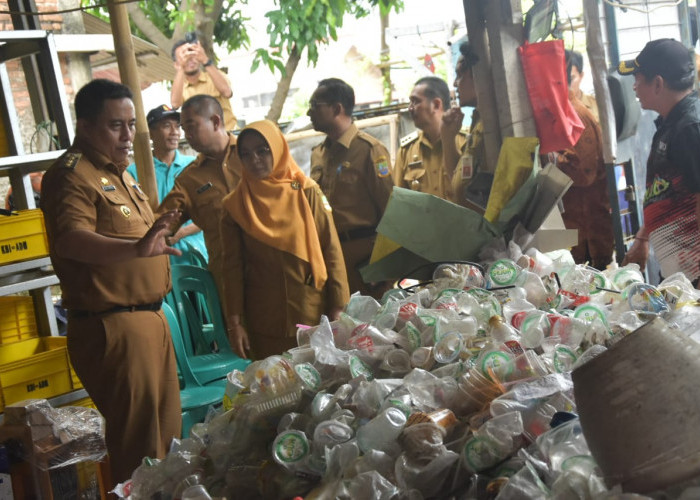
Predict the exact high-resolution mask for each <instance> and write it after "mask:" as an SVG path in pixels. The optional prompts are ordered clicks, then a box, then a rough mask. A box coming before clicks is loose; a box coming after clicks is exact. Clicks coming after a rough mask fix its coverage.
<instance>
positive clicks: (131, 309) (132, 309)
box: [127, 306, 138, 312]
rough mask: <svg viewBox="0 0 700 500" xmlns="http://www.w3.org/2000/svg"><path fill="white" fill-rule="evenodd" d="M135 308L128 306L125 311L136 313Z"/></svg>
mask: <svg viewBox="0 0 700 500" xmlns="http://www.w3.org/2000/svg"><path fill="white" fill-rule="evenodd" d="M137 307H138V306H128V307H127V310H128V311H129V312H136V311H137Z"/></svg>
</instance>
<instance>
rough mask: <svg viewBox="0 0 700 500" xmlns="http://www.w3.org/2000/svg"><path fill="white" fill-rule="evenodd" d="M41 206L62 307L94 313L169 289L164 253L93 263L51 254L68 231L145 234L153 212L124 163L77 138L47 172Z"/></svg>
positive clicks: (151, 297) (114, 235)
mask: <svg viewBox="0 0 700 500" xmlns="http://www.w3.org/2000/svg"><path fill="white" fill-rule="evenodd" d="M41 208H42V210H43V212H44V218H45V221H46V232H47V235H48V238H49V247H50V251H51V261H52V263H53V266H54V269H55V271H56V275H57V276H58V278H59V280H60V282H61V290H62V293H63V303H64V306H65V307H66V308H67V309H73V310H86V311H93V312H99V311H105V310H107V309H111V308H113V307H116V306H130V305H139V304H152V303H154V302H157V301H159V300H161V299H162V298H163V297H164V296H165V294H166V293H167V292H168V290H169V289H170V267H169V264H168V257H167V256H159V257H148V258H135V259H130V260H125V261H121V262H115V263H114V264H107V265H96V264H86V263H84V262H78V261H75V260H71V259H70V258H66V257H59V256H58V255H57V254H56V251H55V246H54V243H55V241H56V239H57V238H58V237H59V235H61V234H64V233H66V232H69V231H75V230H85V231H90V232H94V233H97V234H101V235H103V236H107V237H110V238H123V239H131V240H137V239H140V238H141V237H143V235H144V234H146V232H147V231H148V229H149V228H150V227H151V226H152V225H153V222H154V216H153V212H152V211H151V208H150V206H149V204H148V197H147V196H146V195H145V193H144V192H143V191H142V190H141V188H140V187H139V185H138V184H137V183H136V181H135V180H134V178H133V177H131V175H130V174H129V173H128V172H127V171H126V164H124V165H120V166H117V165H115V164H114V163H112V162H111V161H110V160H109V159H108V158H107V157H105V156H103V155H102V154H100V153H98V152H97V151H95V150H94V149H92V148H91V147H90V146H89V145H88V144H85V143H82V142H81V141H79V140H78V139H76V140H75V142H74V143H73V145H72V146H71V147H70V149H69V150H68V151H66V153H64V154H63V155H62V156H61V157H60V158H59V159H58V160H56V162H55V163H54V164H53V165H52V166H51V167H50V168H49V169H48V170H47V171H46V174H45V175H44V180H43V184H42V197H41Z"/></svg>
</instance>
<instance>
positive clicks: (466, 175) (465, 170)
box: [461, 155, 474, 180]
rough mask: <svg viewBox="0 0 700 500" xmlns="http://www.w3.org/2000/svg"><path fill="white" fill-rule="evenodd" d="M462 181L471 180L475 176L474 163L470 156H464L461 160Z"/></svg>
mask: <svg viewBox="0 0 700 500" xmlns="http://www.w3.org/2000/svg"><path fill="white" fill-rule="evenodd" d="M461 170H462V179H463V180H467V179H471V178H472V176H473V175H474V162H473V160H472V157H471V156H469V155H464V156H462V159H461Z"/></svg>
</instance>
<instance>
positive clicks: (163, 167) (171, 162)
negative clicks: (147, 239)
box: [127, 105, 208, 264]
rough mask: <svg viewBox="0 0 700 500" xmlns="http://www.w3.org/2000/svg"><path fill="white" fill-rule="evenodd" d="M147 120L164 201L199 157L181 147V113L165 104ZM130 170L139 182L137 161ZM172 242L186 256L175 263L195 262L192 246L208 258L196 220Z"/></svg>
mask: <svg viewBox="0 0 700 500" xmlns="http://www.w3.org/2000/svg"><path fill="white" fill-rule="evenodd" d="M146 121H147V122H148V131H149V133H150V135H151V140H152V141H153V167H154V169H155V174H156V184H157V185H158V202H159V203H160V202H161V201H163V199H164V198H165V196H166V195H167V194H168V193H169V192H170V190H171V189H172V188H173V186H174V185H175V177H177V176H178V175H180V173H181V172H182V171H183V170H184V169H185V167H186V166H187V165H189V164H190V163H192V161H193V160H194V159H195V157H194V156H187V155H183V154H181V153H180V152H179V151H178V149H177V147H178V144H179V142H180V113H178V112H177V111H174V110H172V109H170V108H169V107H168V106H166V105H162V106H158V107H157V108H154V109H152V110H150V111H149V112H148V115H147V116H146ZM127 171H128V172H129V173H130V174H131V175H132V176H133V177H134V179H136V180H137V181H138V175H137V173H136V164H134V163H132V164H131V165H129V166H128V167H127ZM169 242H170V244H171V245H172V246H174V247H175V248H177V249H179V250H181V251H182V254H183V255H182V257H177V256H174V255H173V256H171V262H172V263H173V264H189V263H191V253H190V252H189V250H190V249H189V247H188V245H189V246H192V247H194V248H195V249H196V250H198V251H199V252H200V253H201V254H202V255H203V256H204V258H205V259H206V260H208V255H207V247H206V245H205V244H204V234H203V233H202V230H201V229H200V228H199V227H197V226H196V225H195V224H193V223H192V221H189V222H188V223H187V224H184V225H183V226H182V227H181V228H180V229H179V230H178V231H177V233H175V235H173V236H171V237H170V240H169Z"/></svg>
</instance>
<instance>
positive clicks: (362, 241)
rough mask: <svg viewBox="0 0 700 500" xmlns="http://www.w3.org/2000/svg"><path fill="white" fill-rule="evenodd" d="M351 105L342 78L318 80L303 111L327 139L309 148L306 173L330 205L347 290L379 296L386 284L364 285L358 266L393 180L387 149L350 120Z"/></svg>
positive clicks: (367, 254) (363, 260) (369, 245)
mask: <svg viewBox="0 0 700 500" xmlns="http://www.w3.org/2000/svg"><path fill="white" fill-rule="evenodd" d="M354 106H355V92H354V91H353V89H352V87H351V86H350V85H348V84H347V83H345V82H344V81H343V80H340V79H338V78H328V79H325V80H321V82H319V84H318V88H317V89H316V91H315V92H314V93H313V95H312V96H311V100H310V101H309V111H308V113H307V114H308V115H309V117H311V123H312V124H313V126H314V129H315V130H318V131H319V132H324V133H325V134H327V137H326V139H325V141H323V142H322V143H321V144H319V145H318V146H316V147H314V149H313V151H312V152H311V177H312V178H313V179H314V180H315V181H316V182H317V183H318V184H319V185H320V186H321V189H322V191H323V193H324V194H325V195H326V197H327V198H328V201H329V203H330V204H331V207H333V220H334V221H335V225H336V228H337V230H338V236H339V237H340V243H341V246H342V248H343V256H344V258H345V267H346V269H347V273H348V283H349V285H350V292H351V293H353V292H356V291H358V290H359V291H360V293H362V294H363V295H374V296H375V298H381V295H382V293H383V292H384V290H385V288H386V287H385V286H384V285H382V284H380V285H377V284H375V285H369V284H365V283H364V282H363V281H362V276H361V275H360V272H359V270H358V269H359V268H360V267H362V266H363V265H365V264H367V263H368V261H369V257H370V254H371V253H372V247H373V245H374V239H375V237H376V230H377V224H379V220H380V219H381V218H382V214H383V213H384V209H385V207H386V204H387V202H388V201H389V196H391V190H392V189H393V186H394V183H393V181H392V178H391V167H390V161H389V152H388V151H387V149H386V147H384V145H383V144H382V143H381V142H379V141H378V140H377V139H375V138H374V137H372V136H371V135H369V134H367V133H365V132H362V131H360V130H358V129H357V127H356V126H355V124H354V123H353V120H352V110H353V107H354Z"/></svg>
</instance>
